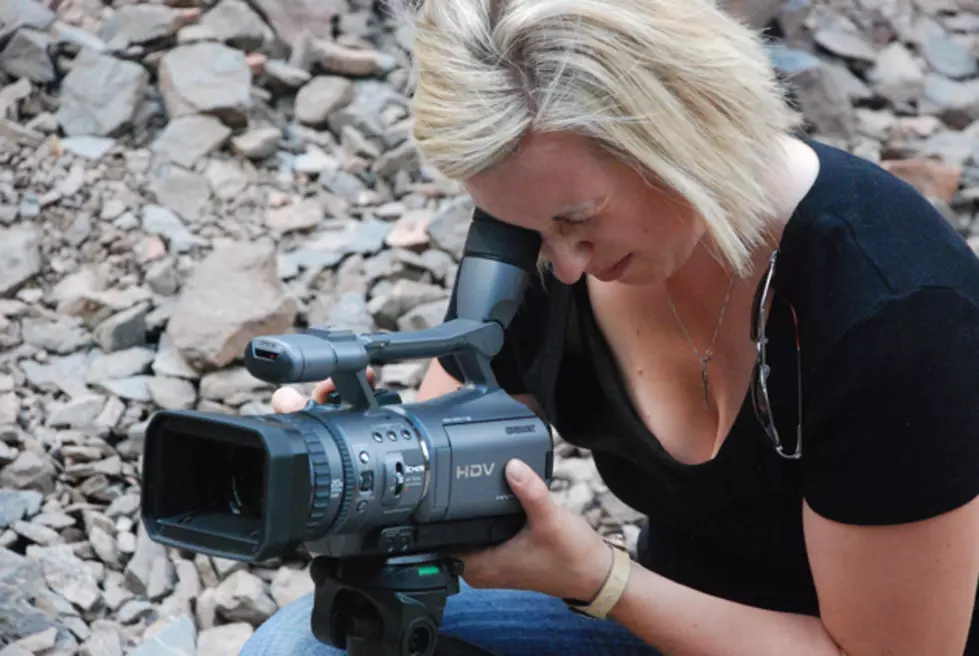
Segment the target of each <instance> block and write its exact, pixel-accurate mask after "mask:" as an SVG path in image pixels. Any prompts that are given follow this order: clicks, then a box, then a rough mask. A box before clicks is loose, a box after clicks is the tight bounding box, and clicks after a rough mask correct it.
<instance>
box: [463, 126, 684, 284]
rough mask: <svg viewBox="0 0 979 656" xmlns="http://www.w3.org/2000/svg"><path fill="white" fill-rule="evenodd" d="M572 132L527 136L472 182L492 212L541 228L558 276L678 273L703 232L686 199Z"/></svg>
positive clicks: (635, 280)
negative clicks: (496, 163) (503, 158)
mask: <svg viewBox="0 0 979 656" xmlns="http://www.w3.org/2000/svg"><path fill="white" fill-rule="evenodd" d="M588 144H589V142H588V141H587V139H586V138H584V137H581V136H578V135H574V134H568V133H550V134H535V135H531V136H529V137H527V138H526V139H525V140H524V142H523V144H522V148H521V150H520V152H518V153H516V154H515V155H512V156H511V157H509V158H508V159H506V160H504V161H503V162H502V163H501V164H499V165H497V166H495V167H494V168H492V169H490V170H487V171H484V172H482V173H479V174H477V175H475V176H473V177H472V178H469V179H468V180H466V181H465V183H464V187H465V188H466V191H467V192H468V193H469V195H470V197H471V198H472V200H473V202H474V203H475V204H476V205H477V206H478V207H480V208H482V209H483V210H485V211H486V212H488V213H489V214H490V215H492V216H493V217H495V218H497V219H499V220H501V221H504V222H507V223H510V224H513V225H517V226H520V227H524V228H528V229H531V230H535V231H536V232H538V233H540V235H541V237H542V251H541V253H542V255H543V256H544V257H545V258H546V259H547V260H548V261H550V262H551V263H552V265H553V272H554V275H555V276H556V277H557V278H558V280H560V281H561V282H563V283H566V284H572V283H574V282H576V281H577V280H578V279H579V278H581V276H582V275H583V274H588V275H591V276H594V277H595V278H597V279H599V280H601V281H603V282H612V281H617V282H621V283H623V284H629V285H652V284H657V283H660V282H663V281H664V280H666V279H667V278H669V277H671V276H672V275H673V274H674V273H676V271H677V270H678V269H679V268H680V267H681V266H682V265H683V263H684V262H685V261H686V260H687V258H688V257H689V256H690V254H691V252H692V251H693V249H694V247H695V245H696V244H697V242H699V241H700V239H701V238H702V236H703V227H702V226H703V224H702V222H700V221H696V220H694V214H693V212H691V210H690V207H689V205H687V204H686V203H685V202H684V201H683V200H682V198H680V197H679V196H678V195H677V194H675V193H673V192H671V191H669V190H668V189H666V188H665V187H664V188H661V187H657V186H654V185H652V184H650V183H648V182H647V181H645V180H643V179H642V178H641V177H640V175H639V174H638V173H637V172H636V171H635V170H633V169H632V168H630V167H628V166H626V165H624V164H622V163H620V162H619V161H617V160H615V159H614V158H612V157H610V156H607V155H603V154H600V153H599V152H598V150H597V149H596V148H594V147H593V146H591V147H590V146H589V145H588Z"/></svg>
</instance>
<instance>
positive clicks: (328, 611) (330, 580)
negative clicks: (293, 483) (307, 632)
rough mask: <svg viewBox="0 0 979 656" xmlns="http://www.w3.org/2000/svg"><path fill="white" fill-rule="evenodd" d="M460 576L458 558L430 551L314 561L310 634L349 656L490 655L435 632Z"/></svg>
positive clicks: (460, 570) (321, 558)
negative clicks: (387, 556) (314, 590)
mask: <svg viewBox="0 0 979 656" xmlns="http://www.w3.org/2000/svg"><path fill="white" fill-rule="evenodd" d="M461 573H462V563H461V562H460V561H458V560H456V559H453V558H448V557H445V556H439V555H437V554H417V555H412V556H398V557H390V558H384V557H378V558H352V559H342V558H327V557H324V556H320V557H317V558H315V559H314V560H313V563H312V565H311V567H310V574H311V576H312V578H313V582H314V584H315V586H316V592H315V596H314V602H313V613H312V618H311V624H312V630H313V635H315V636H316V638H317V639H318V640H320V641H321V642H325V643H328V644H331V645H333V646H336V647H340V648H341V649H346V652H347V654H348V656H493V654H492V653H491V652H488V651H486V650H484V649H482V648H481V647H477V646H475V645H472V644H470V643H467V642H465V641H464V640H460V639H458V638H456V637H454V636H448V635H442V634H440V633H439V631H438V626H439V624H440V623H441V621H442V613H443V611H444V610H445V601H446V599H447V598H448V597H449V596H450V595H453V594H457V593H458V592H459V575H460V574H461Z"/></svg>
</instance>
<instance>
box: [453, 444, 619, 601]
mask: <svg viewBox="0 0 979 656" xmlns="http://www.w3.org/2000/svg"><path fill="white" fill-rule="evenodd" d="M506 477H507V482H508V483H509V484H510V488H511V489H512V490H513V493H514V494H515V495H516V497H517V499H518V500H519V501H520V504H521V505H522V506H523V508H524V511H525V512H526V513H527V524H526V526H524V528H523V529H522V530H521V531H520V532H519V533H518V534H517V535H515V536H513V537H512V538H511V539H510V540H508V541H507V542H504V543H502V544H499V545H497V546H495V547H490V548H488V549H485V550H480V551H476V552H469V553H462V554H459V553H457V554H453V555H455V556H456V557H458V558H460V559H461V560H463V561H464V563H465V569H464V570H463V573H462V578H463V579H464V580H465V581H466V583H468V584H469V585H471V586H473V587H474V588H512V589H519V590H533V591H536V592H542V593H544V594H547V595H550V596H552V597H560V598H573V599H580V600H582V601H588V602H590V601H591V600H592V599H594V598H595V596H596V595H597V594H598V591H599V589H601V587H602V584H603V583H604V582H605V578H606V577H607V576H608V572H609V570H610V569H611V567H612V550H611V547H609V546H608V545H607V544H606V543H605V542H604V541H603V540H602V538H601V536H600V535H599V534H598V533H597V532H596V531H595V530H594V529H593V528H592V527H591V526H590V525H589V524H588V522H586V521H585V519H584V518H582V517H581V516H579V515H575V514H573V513H571V512H570V511H569V510H567V509H566V508H563V507H561V506H558V505H557V504H555V503H554V501H553V500H552V499H551V495H550V492H549V490H548V488H547V484H546V483H544V481H543V479H541V478H540V477H539V476H538V475H537V474H536V473H535V472H534V470H533V469H531V468H530V467H528V466H527V465H526V464H525V463H523V462H522V461H520V460H511V461H510V462H509V463H508V464H507V467H506Z"/></svg>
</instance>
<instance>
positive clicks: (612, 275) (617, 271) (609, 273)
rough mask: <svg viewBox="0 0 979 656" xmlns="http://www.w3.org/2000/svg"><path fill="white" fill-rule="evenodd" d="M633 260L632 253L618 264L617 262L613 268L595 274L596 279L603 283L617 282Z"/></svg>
mask: <svg viewBox="0 0 979 656" xmlns="http://www.w3.org/2000/svg"><path fill="white" fill-rule="evenodd" d="M631 258H632V253H629V254H628V255H626V256H625V257H623V258H622V259H621V260H619V261H618V262H616V263H615V264H613V265H612V266H611V267H609V268H608V269H605V270H604V271H599V272H597V273H595V274H594V275H595V277H596V278H598V279H599V280H601V281H602V282H611V281H613V280H615V279H616V278H618V277H619V276H620V275H622V272H623V271H624V270H625V268H626V266H627V265H628V264H629V260H630V259H631Z"/></svg>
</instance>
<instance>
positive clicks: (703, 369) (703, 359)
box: [666, 276, 737, 410]
mask: <svg viewBox="0 0 979 656" xmlns="http://www.w3.org/2000/svg"><path fill="white" fill-rule="evenodd" d="M736 277H737V276H731V284H730V285H729V286H728V288H727V296H726V297H724V305H723V306H721V316H720V318H719V319H718V320H717V327H716V328H714V337H713V339H711V341H710V347H709V348H708V349H707V352H706V353H704V354H701V353H700V351H699V350H698V349H697V345H696V344H694V342H693V339H692V338H691V337H690V333H689V332H687V327H686V326H685V325H683V320H682V319H680V314H679V313H678V312H677V311H676V306H674V305H673V298H672V297H671V296H670V293H669V292H666V300H668V301H669V302H670V308H671V309H672V310H673V316H674V317H676V320H677V323H679V324H680V328H681V329H683V334H684V335H685V336H686V338H687V341H688V342H690V347H691V348H692V349H693V353H694V355H696V356H697V359H698V360H699V361H700V378H701V380H702V382H703V384H704V410H707V409H708V408H710V400H709V399H710V397H709V396H708V391H707V390H708V386H709V385H710V381H709V379H708V376H707V363H709V362H710V361H711V358H713V357H714V344H715V342H717V336H718V335H719V334H720V332H721V324H722V323H724V315H725V314H726V313H727V304H728V301H730V300H731V291H732V290H733V289H734V280H735V278H736Z"/></svg>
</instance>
